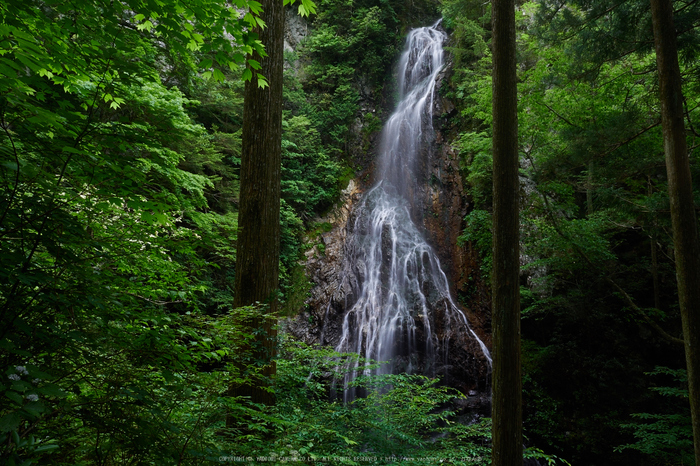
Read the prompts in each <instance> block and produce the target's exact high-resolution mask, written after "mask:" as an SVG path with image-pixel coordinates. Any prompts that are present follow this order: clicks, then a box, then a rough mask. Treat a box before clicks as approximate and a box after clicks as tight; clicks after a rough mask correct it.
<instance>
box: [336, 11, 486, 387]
mask: <svg viewBox="0 0 700 466" xmlns="http://www.w3.org/2000/svg"><path fill="white" fill-rule="evenodd" d="M438 24H439V23H436V24H435V25H433V26H431V27H423V28H418V29H414V30H412V31H411V32H410V33H409V35H408V38H407V40H406V49H405V51H404V52H403V55H402V57H401V60H400V62H399V86H400V98H401V100H400V102H399V104H398V106H397V109H396V111H395V112H394V113H393V114H392V116H391V117H390V118H389V120H388V121H387V123H386V125H385V126H384V129H383V132H382V136H381V137H382V139H381V141H382V142H381V145H380V155H379V160H378V167H379V172H378V176H377V180H378V182H377V183H376V185H375V186H374V187H373V188H371V189H370V190H369V191H368V192H367V193H366V194H365V195H364V197H363V199H362V201H361V202H360V203H359V204H358V205H357V206H356V207H355V208H354V210H353V212H352V214H351V216H350V219H349V220H348V223H347V236H346V242H345V251H344V255H343V256H344V258H343V270H342V272H341V274H340V277H341V280H342V281H340V283H339V287H342V289H343V290H344V291H345V301H346V303H345V306H344V308H345V310H346V312H345V315H344V317H343V321H342V333H341V337H340V341H339V343H338V344H337V346H336V349H337V350H339V351H343V352H356V353H359V354H360V355H361V356H363V357H365V358H368V359H372V360H375V361H389V363H387V364H384V365H382V366H380V368H379V369H374V372H375V373H398V372H407V373H420V374H425V375H428V376H431V377H432V376H436V375H440V376H443V377H445V378H448V377H449V376H450V368H451V365H452V363H451V358H450V353H451V352H454V351H462V352H465V351H466V352H468V353H469V354H470V357H471V359H472V360H481V361H482V362H485V363H486V364H488V366H490V364H491V357H490V354H489V352H488V349H487V348H486V345H485V344H484V343H483V342H482V341H481V340H480V339H479V337H478V336H477V334H476V333H475V332H474V331H473V330H472V328H471V327H470V325H469V323H468V321H467V317H466V316H465V314H464V312H463V311H462V310H461V309H460V308H459V306H457V304H456V303H455V301H454V300H453V298H452V296H451V294H450V287H449V283H448V279H447V276H446V275H445V273H444V272H443V270H442V268H441V266H440V261H439V259H438V257H437V255H436V254H435V252H434V251H433V249H432V248H431V246H430V245H428V243H427V242H426V240H425V239H424V235H423V234H422V233H421V231H419V228H418V227H417V226H416V224H415V223H414V219H412V217H411V206H412V204H413V202H414V193H415V192H416V190H418V189H419V188H420V186H418V182H419V180H420V179H421V177H420V176H417V166H418V164H419V163H418V162H419V157H420V156H421V154H423V153H424V152H425V151H424V148H425V147H426V145H428V144H429V143H431V142H432V141H433V140H434V137H435V136H434V131H433V123H432V121H433V114H432V112H433V107H434V105H433V100H434V98H435V94H436V92H435V91H436V89H435V87H436V78H437V75H438V73H439V72H440V70H441V68H442V66H443V47H442V44H443V42H444V41H445V39H446V35H445V33H444V32H442V31H441V30H439V29H438ZM466 340H470V341H471V343H472V344H465V341H466ZM474 343H476V344H474ZM467 347H469V348H467ZM462 360H464V358H462ZM484 360H485V361H484ZM358 370H364V371H365V372H366V373H369V371H370V370H369V369H368V368H359V367H358ZM346 382H347V381H346ZM348 396H349V397H352V396H353V394H352V393H348V392H347V391H346V397H348Z"/></svg>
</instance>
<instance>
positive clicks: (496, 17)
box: [492, 0, 523, 466]
mask: <svg viewBox="0 0 700 466" xmlns="http://www.w3.org/2000/svg"><path fill="white" fill-rule="evenodd" d="M492 32H493V40H492V44H493V107H492V108H493V272H492V293H493V298H492V318H493V323H492V325H493V375H492V377H493V397H492V420H493V428H492V435H493V453H492V460H493V465H494V466H513V465H522V464H523V450H522V449H523V442H522V395H521V391H522V381H521V373H520V286H519V268H520V235H519V212H518V208H519V191H520V182H519V180H518V101H517V99H518V97H517V81H516V79H517V78H516V56H515V2H514V1H513V0H492Z"/></svg>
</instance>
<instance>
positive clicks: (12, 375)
mask: <svg viewBox="0 0 700 466" xmlns="http://www.w3.org/2000/svg"><path fill="white" fill-rule="evenodd" d="M7 378H8V379H10V380H19V378H20V377H19V375H17V374H10V375H8V376H7Z"/></svg>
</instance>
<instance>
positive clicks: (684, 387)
mask: <svg viewBox="0 0 700 466" xmlns="http://www.w3.org/2000/svg"><path fill="white" fill-rule="evenodd" d="M646 375H648V376H656V378H658V377H659V376H661V377H663V376H665V377H666V378H667V379H670V381H672V382H673V383H674V384H675V385H674V386H670V387H667V386H655V387H651V390H652V391H654V392H656V393H658V394H660V395H661V396H662V397H666V398H675V400H669V401H672V402H671V403H670V404H669V403H666V407H667V409H668V410H669V411H672V412H666V413H658V412H657V413H634V414H632V417H634V418H635V419H636V420H637V421H635V422H633V423H630V424H622V425H621V426H620V427H622V428H623V429H626V430H631V431H632V432H633V435H634V438H635V440H636V442H635V443H631V444H627V445H622V446H620V447H618V448H617V450H619V451H622V450H625V449H633V450H638V451H640V452H642V453H644V454H645V455H648V456H649V457H651V458H652V459H653V462H654V464H693V428H692V424H691V421H690V409H689V406H688V402H687V399H688V374H687V372H686V371H685V370H684V369H676V370H673V369H670V368H668V367H656V369H655V370H654V371H652V372H648V373H647V374H646Z"/></svg>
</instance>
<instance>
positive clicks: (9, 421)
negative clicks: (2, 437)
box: [0, 411, 22, 432]
mask: <svg viewBox="0 0 700 466" xmlns="http://www.w3.org/2000/svg"><path fill="white" fill-rule="evenodd" d="M21 420H22V418H21V417H20V415H19V412H18V411H15V412H12V413H9V414H5V415H4V416H3V417H1V418H0V432H10V431H12V430H15V429H17V427H18V426H19V423H20V421H21Z"/></svg>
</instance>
